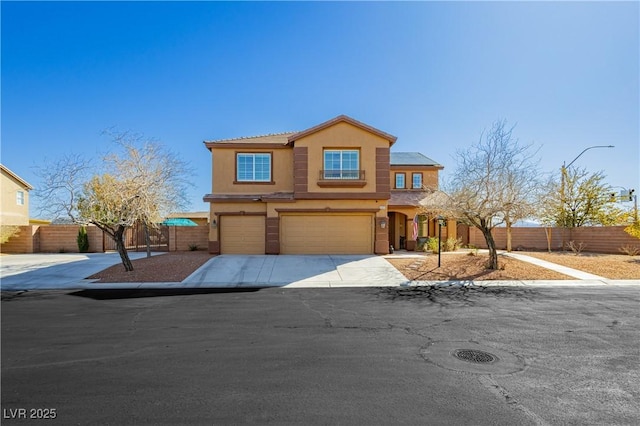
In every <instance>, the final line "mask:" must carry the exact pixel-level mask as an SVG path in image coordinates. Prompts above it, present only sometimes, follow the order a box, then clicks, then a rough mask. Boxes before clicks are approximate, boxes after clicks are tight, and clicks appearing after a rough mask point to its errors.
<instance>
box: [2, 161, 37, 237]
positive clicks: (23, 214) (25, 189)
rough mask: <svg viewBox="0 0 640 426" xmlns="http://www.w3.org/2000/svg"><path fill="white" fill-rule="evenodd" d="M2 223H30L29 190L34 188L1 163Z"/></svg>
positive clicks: (16, 224)
mask: <svg viewBox="0 0 640 426" xmlns="http://www.w3.org/2000/svg"><path fill="white" fill-rule="evenodd" d="M0 188H1V193H2V195H1V196H0V224H2V225H13V226H22V225H28V224H29V191H31V190H32V189H33V187H32V186H31V185H29V184H28V183H27V182H26V181H25V180H24V179H22V178H21V177H20V176H18V175H17V174H15V173H14V172H12V171H11V170H9V168H7V167H5V166H4V165H3V164H0Z"/></svg>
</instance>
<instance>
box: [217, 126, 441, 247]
mask: <svg viewBox="0 0 640 426" xmlns="http://www.w3.org/2000/svg"><path fill="white" fill-rule="evenodd" d="M395 141H396V137H395V136H392V135H390V134H388V133H386V132H383V131H381V130H378V129H376V128H374V127H372V126H369V125H367V124H364V123H361V122H359V121H357V120H354V119H353V118H350V117H347V116H344V115H341V116H338V117H336V118H334V119H332V120H329V121H326V122H324V123H321V124H319V125H317V126H314V127H312V128H310V129H307V130H303V131H301V132H295V133H281V134H271V135H266V136H255V137H244V138H238V139H225V140H217V141H205V146H206V147H207V148H208V149H209V150H210V151H211V155H212V170H213V172H212V180H213V182H212V193H211V194H207V195H206V196H205V197H204V200H205V201H207V202H209V203H210V206H211V208H210V232H209V251H210V252H211V253H228V254H231V253H243V254H373V253H376V254H386V253H388V252H389V250H390V246H394V247H395V248H404V247H405V246H406V247H407V248H409V249H411V248H412V247H413V246H415V240H416V236H417V235H420V236H424V235H433V234H432V233H431V234H429V233H430V232H432V231H433V229H434V227H433V225H432V224H431V225H430V222H432V221H430V220H428V218H427V219H426V220H425V219H424V218H422V219H421V220H416V221H415V223H416V225H417V226H415V225H414V218H415V217H416V214H417V213H418V202H419V201H420V200H421V199H422V198H424V196H425V195H426V194H428V193H430V191H432V190H433V189H437V187H438V171H439V170H441V169H442V168H443V167H442V166H441V165H439V164H437V163H436V162H434V161H433V160H431V159H429V158H428V157H425V156H424V155H422V154H419V153H400V152H399V153H392V152H391V148H392V146H393V144H394V143H395ZM416 228H417V229H416ZM414 229H416V231H417V233H416V231H414Z"/></svg>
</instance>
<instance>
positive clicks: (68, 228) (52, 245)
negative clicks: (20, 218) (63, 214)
mask: <svg viewBox="0 0 640 426" xmlns="http://www.w3.org/2000/svg"><path fill="white" fill-rule="evenodd" d="M79 230H80V227H79V226H78V225H49V226H41V227H40V229H39V230H38V232H39V234H40V249H39V252H40V253H63V252H64V253H77V252H78V241H77V238H78V231H79ZM87 236H88V237H89V252H90V253H100V252H102V251H103V246H102V242H103V234H102V231H101V230H100V229H98V228H97V227H96V226H87Z"/></svg>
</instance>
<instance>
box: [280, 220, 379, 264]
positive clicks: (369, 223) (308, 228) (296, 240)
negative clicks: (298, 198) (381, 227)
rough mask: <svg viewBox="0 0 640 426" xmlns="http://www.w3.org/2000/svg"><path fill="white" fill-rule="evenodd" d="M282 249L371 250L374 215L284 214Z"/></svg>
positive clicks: (297, 251) (313, 251)
mask: <svg viewBox="0 0 640 426" xmlns="http://www.w3.org/2000/svg"><path fill="white" fill-rule="evenodd" d="M280 252H281V253H282V254H371V253H373V215H371V214H353V215H350V214H300V215H297V214H296V215H293V214H291V215H282V216H281V218H280Z"/></svg>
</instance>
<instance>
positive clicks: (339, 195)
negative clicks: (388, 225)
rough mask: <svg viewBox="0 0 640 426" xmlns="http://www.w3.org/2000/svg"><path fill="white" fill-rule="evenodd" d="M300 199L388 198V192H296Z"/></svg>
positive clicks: (297, 197)
mask: <svg viewBox="0 0 640 426" xmlns="http://www.w3.org/2000/svg"><path fill="white" fill-rule="evenodd" d="M295 197H296V199H298V200H388V199H389V193H388V192H360V193H358V192H304V193H296V194H295Z"/></svg>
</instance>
